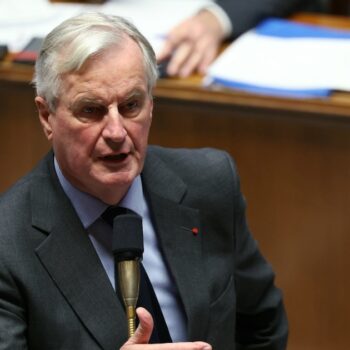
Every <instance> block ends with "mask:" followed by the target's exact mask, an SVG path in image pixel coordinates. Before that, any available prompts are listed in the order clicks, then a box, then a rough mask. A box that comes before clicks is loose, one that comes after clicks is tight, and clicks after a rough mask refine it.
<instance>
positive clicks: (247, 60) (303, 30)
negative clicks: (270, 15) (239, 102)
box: [205, 19, 350, 98]
mask: <svg viewBox="0 0 350 350" xmlns="http://www.w3.org/2000/svg"><path fill="white" fill-rule="evenodd" d="M205 84H221V85H223V86H226V87H231V88H235V89H241V90H246V91H251V92H255V93H262V94H269V95H280V96H292V97H304V98H308V97H324V96H328V95H329V94H330V92H331V91H332V90H345V91H350V31H349V32H347V31H338V30H333V29H328V28H322V27H318V26H311V25H304V24H298V23H295V22H291V21H288V20H279V19H270V20H267V21H265V22H263V23H262V24H261V25H260V26H258V27H257V28H256V29H255V30H251V31H249V32H247V33H246V34H244V35H242V36H241V37H240V38H238V39H237V40H236V41H234V42H233V43H232V44H231V45H230V46H229V47H228V48H227V49H226V50H225V51H224V52H223V53H222V54H221V55H220V56H219V57H218V59H217V60H216V61H215V62H214V63H213V64H212V66H211V67H210V68H209V70H208V74H207V77H206V78H205Z"/></svg>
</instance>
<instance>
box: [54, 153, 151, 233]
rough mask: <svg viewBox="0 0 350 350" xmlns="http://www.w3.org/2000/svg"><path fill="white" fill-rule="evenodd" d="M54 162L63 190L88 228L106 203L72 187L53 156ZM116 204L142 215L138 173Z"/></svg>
mask: <svg viewBox="0 0 350 350" xmlns="http://www.w3.org/2000/svg"><path fill="white" fill-rule="evenodd" d="M54 164H55V170H56V173H57V176H58V179H59V182H60V184H61V185H62V187H63V190H64V192H65V193H66V195H67V197H68V198H69V199H70V201H71V203H72V205H73V207H74V209H75V211H76V213H77V214H78V217H79V219H80V221H81V222H82V224H83V226H84V228H88V227H89V226H90V225H91V224H93V223H94V222H95V221H96V220H97V219H98V218H100V216H101V215H102V213H103V212H104V211H105V210H106V209H107V207H108V205H107V204H106V203H104V202H102V201H101V200H99V199H98V198H96V197H94V196H91V195H90V194H88V193H86V192H82V191H80V190H79V189H77V188H76V187H74V186H73V185H72V184H71V183H70V182H69V181H68V180H67V179H66V178H65V177H64V175H63V173H62V171H61V169H60V167H59V165H58V162H57V160H56V158H54ZM117 204H118V205H119V206H121V207H124V208H128V209H130V210H132V211H134V212H135V213H137V214H138V215H140V216H143V215H144V212H145V205H146V203H145V199H144V196H143V188H142V181H141V176H140V175H138V176H137V177H136V178H135V179H134V181H133V182H132V184H131V186H130V188H129V189H128V192H127V193H126V195H125V196H124V198H123V199H122V200H121V201H120V202H119V203H117Z"/></svg>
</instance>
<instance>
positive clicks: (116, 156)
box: [102, 153, 128, 162]
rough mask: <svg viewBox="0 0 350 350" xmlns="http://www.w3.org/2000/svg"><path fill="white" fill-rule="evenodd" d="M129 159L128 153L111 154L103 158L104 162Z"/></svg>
mask: <svg viewBox="0 0 350 350" xmlns="http://www.w3.org/2000/svg"><path fill="white" fill-rule="evenodd" d="M127 157H128V153H120V154H111V155H108V156H104V157H102V159H103V160H107V161H119V162H120V161H123V160H124V159H126V158H127Z"/></svg>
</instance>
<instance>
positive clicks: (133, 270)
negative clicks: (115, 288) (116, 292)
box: [118, 260, 140, 337]
mask: <svg viewBox="0 0 350 350" xmlns="http://www.w3.org/2000/svg"><path fill="white" fill-rule="evenodd" d="M118 279H119V288H120V293H121V296H122V298H123V301H124V305H125V309H126V317H127V323H128V334H129V337H131V336H132V335H133V334H134V333H135V328H136V326H135V322H136V303H137V299H138V297H139V288H140V266H139V261H138V260H124V261H120V262H119V263H118Z"/></svg>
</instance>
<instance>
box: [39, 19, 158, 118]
mask: <svg viewBox="0 0 350 350" xmlns="http://www.w3.org/2000/svg"><path fill="white" fill-rule="evenodd" d="M126 37H129V38H131V39H132V40H134V41H135V42H136V43H137V44H138V46H139V47H140V50H141V52H142V55H143V59H144V65H145V73H146V77H147V80H148V91H149V93H150V94H151V91H152V88H153V87H154V85H155V83H156V80H157V78H158V71H157V63H156V58H155V54H154V51H153V49H152V46H151V45H150V43H149V42H148V41H147V39H146V38H145V37H144V36H143V35H142V34H141V33H140V32H139V31H138V29H137V28H136V27H135V26H134V25H133V24H132V23H130V22H129V21H127V20H126V19H124V18H122V17H119V16H111V15H105V14H102V13H97V12H95V13H84V14H81V15H78V16H75V17H72V18H70V19H68V20H66V21H64V22H62V23H61V24H60V25H58V26H57V27H56V28H54V29H53V30H52V31H51V32H50V33H49V34H48V35H47V36H46V38H45V40H44V42H43V44H42V47H41V50H40V53H39V57H38V59H37V61H36V64H35V73H34V78H33V83H34V86H35V88H36V93H37V95H38V96H41V97H43V98H44V99H45V100H46V102H47V103H48V105H49V108H50V109H51V110H52V111H54V110H55V107H56V102H57V98H58V97H59V93H60V86H61V76H62V74H64V73H69V72H75V71H79V70H80V69H81V68H82V66H83V65H84V63H85V62H86V61H87V60H88V59H89V58H91V57H94V56H96V55H98V54H100V53H102V52H103V51H104V50H106V49H108V48H110V47H112V46H118V45H121V44H122V43H123V41H124V40H125V38H126Z"/></svg>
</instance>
